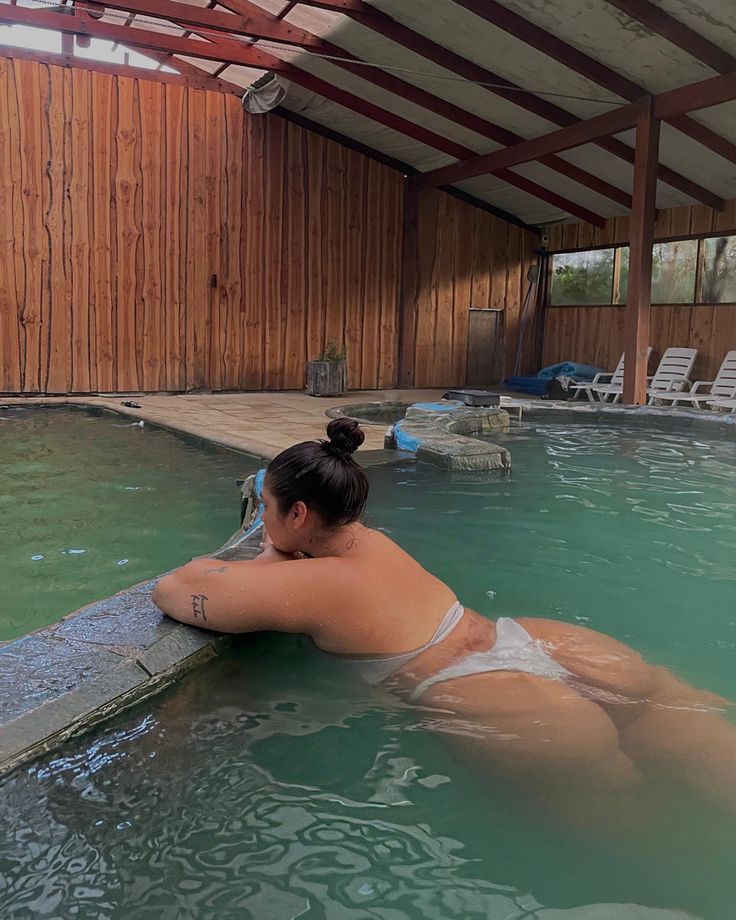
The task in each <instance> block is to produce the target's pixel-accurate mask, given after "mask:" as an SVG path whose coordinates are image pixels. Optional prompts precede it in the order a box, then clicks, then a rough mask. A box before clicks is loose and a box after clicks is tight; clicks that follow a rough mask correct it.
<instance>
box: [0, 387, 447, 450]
mask: <svg viewBox="0 0 736 920" xmlns="http://www.w3.org/2000/svg"><path fill="white" fill-rule="evenodd" d="M445 392H446V390H360V391H352V392H349V393H346V394H345V395H344V396H338V397H327V398H316V397H314V396H307V395H306V394H305V393H302V392H282V393H208V394H204V393H188V394H180V395H179V394H177V395H170V396H168V395H155V396H136V395H133V396H130V395H127V394H126V395H122V396H58V397H53V396H47V397H46V396H41V397H29V398H20V397H5V398H3V397H0V404H2V405H5V406H13V405H70V406H90V407H92V408H98V409H112V410H113V411H115V412H120V413H121V414H123V415H128V416H130V417H131V418H134V419H140V420H142V421H144V422H151V423H152V424H154V425H159V426H161V427H162V428H169V429H171V430H173V431H181V432H183V433H184V434H188V435H191V436H193V437H197V438H203V439H204V440H207V441H211V442H213V443H215V444H220V445H222V446H223V447H229V448H231V449H233V450H241V451H244V452H245V453H248V454H254V455H255V456H258V457H264V458H266V459H269V460H270V459H271V458H272V457H275V456H276V454H278V453H279V452H280V451H282V450H284V449H285V448H286V447H289V446H290V445H292V444H295V443H298V442H299V441H309V440H314V439H315V438H323V437H325V428H326V426H327V423H328V422H329V421H330V419H328V418H327V417H326V415H325V412H326V411H327V410H328V409H332V408H335V407H336V406H349V405H352V404H354V403H366V402H393V401H397V402H409V403H414V402H428V401H433V400H437V399H439V398H440V397H441V396H442V395H443V393H445ZM123 402H135V403H138V404H139V405H140V408H130V407H129V406H124V405H122V403H123ZM386 428H387V426H386V425H367V426H365V427H364V429H363V430H364V433H365V443H364V444H363V447H362V448H361V449H362V450H381V449H383V436H384V434H385V431H386Z"/></svg>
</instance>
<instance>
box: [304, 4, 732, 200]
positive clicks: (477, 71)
mask: <svg viewBox="0 0 736 920" xmlns="http://www.w3.org/2000/svg"><path fill="white" fill-rule="evenodd" d="M301 2H302V3H303V4H304V5H306V6H312V7H315V8H316V9H324V10H329V11H331V12H333V13H343V14H344V15H346V16H349V17H350V18H351V19H354V20H355V21H356V22H360V23H361V24H362V25H364V26H366V27H367V28H369V29H373V31H375V32H377V33H378V34H379V35H382V36H384V38H388V39H389V40H390V41H393V42H396V43H397V44H399V45H402V46H403V47H404V48H408V49H409V50H410V51H413V52H414V53H415V54H419V55H421V56H422V57H425V58H427V60H429V61H432V62H433V63H435V64H437V65H439V66H440V67H443V68H445V69H446V70H449V71H452V72H453V73H456V74H458V75H459V76H461V77H464V78H465V79H466V80H470V81H472V82H474V83H481V84H493V85H492V86H488V85H486V86H484V89H486V90H487V91H488V92H489V93H493V94H494V95H496V96H500V97H501V98H502V99H506V100H508V101H509V102H512V103H514V105H518V106H519V107H520V108H523V109H526V110H527V111H528V112H532V113H533V114H534V115H538V116H539V117H540V118H544V119H546V120H547V121H549V122H551V123H552V124H556V125H561V126H562V127H565V126H567V125H572V124H575V123H576V122H577V121H578V118H577V117H576V116H575V115H573V114H572V112H568V111H567V110H566V109H563V108H562V107H561V106H559V105H556V104H555V103H553V102H550V101H548V100H547V99H543V98H541V97H540V96H535V95H534V93H530V92H529V91H528V90H524V89H523V87H521V86H519V85H518V84H516V83H513V82H512V81H511V80H507V79H506V78H505V77H501V76H499V75H498V74H496V73H493V71H490V70H488V68H486V67H482V66H481V65H480V64H476V63H474V62H473V61H469V60H467V59H466V58H464V57H462V55H459V54H457V53H456V52H455V51H451V50H450V49H449V48H445V47H444V46H442V45H439V44H437V42H435V41H432V40H431V39H429V38H426V37H425V36H423V35H420V34H419V33H418V32H414V31H413V30H412V29H410V28H408V27H407V26H404V25H402V24H401V23H400V22H397V21H396V20H395V19H391V17H390V16H387V15H386V14H385V13H382V12H380V11H379V10H376V9H375V8H374V7H371V6H369V5H368V4H367V3H364V2H363V0H301ZM595 143H596V144H597V145H598V146H599V147H601V148H602V149H603V150H605V151H607V152H608V153H610V154H612V155H613V156H616V157H618V158H619V159H621V160H624V161H625V162H626V163H630V164H632V165H633V163H634V150H633V148H632V147H630V146H629V145H628V144H625V143H624V142H623V141H620V140H617V139H616V138H613V137H608V138H601V139H600V140H598V141H596V142H595ZM657 175H658V177H659V179H660V180H661V181H662V182H666V183H667V185H670V186H672V188H675V189H677V190H678V191H680V192H682V193H683V194H685V195H688V196H689V197H690V198H693V199H694V200H695V201H700V202H701V203H702V204H706V205H708V206H709V207H711V208H713V209H714V210H716V211H722V210H723V209H724V208H725V206H726V203H725V201H724V200H723V198H720V197H719V196H718V195H716V194H715V193H713V192H711V191H710V190H709V189H706V188H704V187H703V186H702V185H700V184H699V183H697V182H694V181H693V180H692V179H688V178H687V177H686V176H683V175H682V174H681V173H678V172H677V171H676V170H674V169H670V167H669V166H664V165H662V164H661V163H660V165H659V168H658V171H657Z"/></svg>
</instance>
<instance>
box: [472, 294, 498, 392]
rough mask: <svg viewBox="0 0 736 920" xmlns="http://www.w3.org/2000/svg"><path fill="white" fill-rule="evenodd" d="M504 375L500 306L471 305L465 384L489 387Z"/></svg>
mask: <svg viewBox="0 0 736 920" xmlns="http://www.w3.org/2000/svg"><path fill="white" fill-rule="evenodd" d="M502 379H503V310H492V309H486V308H483V309H481V308H476V307H471V308H470V317H469V323H468V355H467V364H466V371H465V386H466V387H488V386H495V385H498V384H499V383H501V381H502Z"/></svg>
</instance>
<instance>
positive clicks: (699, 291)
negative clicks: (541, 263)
mask: <svg viewBox="0 0 736 920" xmlns="http://www.w3.org/2000/svg"><path fill="white" fill-rule="evenodd" d="M729 236H734V237H736V229H733V230H730V231H729V230H721V231H718V232H715V231H713V230H711V231H709V232H707V233H693V234H690V235H688V236H666V237H661V238H658V239H655V240H654V245H656V244H658V243H681V242H689V241H691V240H695V241H697V244H698V245H697V250H696V257H695V285H694V291H693V300H692V301H684V302H681V303H674V304H673V303H669V302H666V301H652V306H653V307H736V300H733V301H730V300H726V301H719V300H715V301H711V300H703V299H702V295H703V277H704V275H705V245H704V242H705V240H712V239H719V238H720V237H729ZM629 245H630V244H629V243H628V242H626V243H597V244H596V245H594V246H574V247H568V248H565V249H555V250H553V251H551V252H549V258H548V266H547V276H548V277H547V285H546V288H547V296H546V304H545V307H546V309H548V310H573V309H574V310H591V309H593V310H594V309H601V308H607V307H616V308H621V307H625V306H626V301H625V300H624V301H622V300H621V299H620V281H621V254H622V252H623V250H624V249H627V248H629ZM601 249H613V285H612V288H611V300H610V302H609V303H598V304H575V303H570V304H565V303H560V304H553V303H552V278H553V274H554V257H555V256H557V255H569V254H570V253H573V252H593V251H596V250H601Z"/></svg>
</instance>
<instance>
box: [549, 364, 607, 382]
mask: <svg viewBox="0 0 736 920" xmlns="http://www.w3.org/2000/svg"><path fill="white" fill-rule="evenodd" d="M601 373H605V371H604V370H603V368H600V367H591V366H590V365H589V364H578V363H577V362H576V361H562V362H561V363H560V364H550V366H549V367H543V368H542V370H541V371H539V372H538V374H537V377H539V378H540V380H554V379H555V377H574V378H575V379H576V380H579V381H580V382H581V383H587V382H588V381H590V380H592V379H593V378H594V377H595V375H596V374H601Z"/></svg>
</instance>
